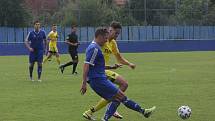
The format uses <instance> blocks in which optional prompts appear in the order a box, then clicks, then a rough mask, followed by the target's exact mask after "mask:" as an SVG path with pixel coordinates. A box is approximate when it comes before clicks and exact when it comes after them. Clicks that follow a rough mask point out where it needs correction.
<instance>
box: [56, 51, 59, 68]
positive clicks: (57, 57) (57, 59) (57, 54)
mask: <svg viewBox="0 0 215 121" xmlns="http://www.w3.org/2000/svg"><path fill="white" fill-rule="evenodd" d="M55 56H56V61H57V63H58V65H60V54H59V53H58V52H56V53H55Z"/></svg>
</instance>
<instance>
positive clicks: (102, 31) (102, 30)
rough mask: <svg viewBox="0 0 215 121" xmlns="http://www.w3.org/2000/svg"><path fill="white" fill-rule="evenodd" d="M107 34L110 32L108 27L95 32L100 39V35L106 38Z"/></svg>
mask: <svg viewBox="0 0 215 121" xmlns="http://www.w3.org/2000/svg"><path fill="white" fill-rule="evenodd" d="M107 33H108V30H107V28H106V27H98V28H97V29H96V32H95V37H98V36H99V35H102V36H104V35H105V34H107Z"/></svg>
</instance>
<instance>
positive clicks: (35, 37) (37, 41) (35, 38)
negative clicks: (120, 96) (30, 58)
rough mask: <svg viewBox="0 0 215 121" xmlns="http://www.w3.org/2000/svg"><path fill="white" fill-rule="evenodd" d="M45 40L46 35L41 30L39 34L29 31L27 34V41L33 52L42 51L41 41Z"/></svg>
mask: <svg viewBox="0 0 215 121" xmlns="http://www.w3.org/2000/svg"><path fill="white" fill-rule="evenodd" d="M45 39H46V34H45V32H44V31H43V30H40V31H39V32H36V31H31V32H29V33H28V36H27V40H28V41H30V42H31V43H30V47H31V48H33V49H34V50H43V40H45Z"/></svg>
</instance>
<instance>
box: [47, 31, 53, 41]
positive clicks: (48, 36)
mask: <svg viewBox="0 0 215 121" xmlns="http://www.w3.org/2000/svg"><path fill="white" fill-rule="evenodd" d="M51 34H52V32H49V34H48V35H47V39H49V40H50V38H51Z"/></svg>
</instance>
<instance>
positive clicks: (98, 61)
mask: <svg viewBox="0 0 215 121" xmlns="http://www.w3.org/2000/svg"><path fill="white" fill-rule="evenodd" d="M85 63H88V64H89V65H90V66H89V72H88V75H87V76H88V78H89V79H91V78H97V77H106V75H105V60H104V56H103V54H102V51H101V48H100V46H99V45H97V44H96V43H95V42H94V41H93V42H92V43H91V44H90V45H89V46H88V47H87V49H86V60H85Z"/></svg>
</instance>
